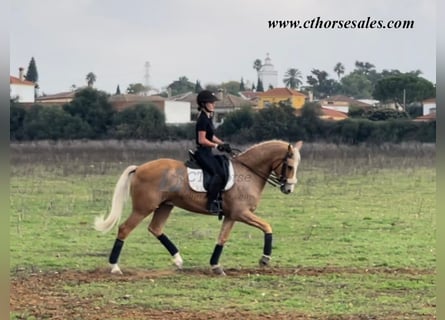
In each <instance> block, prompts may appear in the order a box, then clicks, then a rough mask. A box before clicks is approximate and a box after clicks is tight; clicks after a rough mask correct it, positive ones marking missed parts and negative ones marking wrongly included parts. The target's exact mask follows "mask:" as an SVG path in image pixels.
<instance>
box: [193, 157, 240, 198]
mask: <svg viewBox="0 0 445 320" xmlns="http://www.w3.org/2000/svg"><path fill="white" fill-rule="evenodd" d="M187 175H188V178H189V186H190V188H191V189H192V190H193V191H196V192H207V191H206V189H205V188H204V174H203V172H202V169H191V168H188V167H187ZM234 183H235V174H234V171H233V165H232V161H229V178H228V179H227V183H226V186H225V187H224V191H227V190H229V189H230V188H232V187H233V185H234Z"/></svg>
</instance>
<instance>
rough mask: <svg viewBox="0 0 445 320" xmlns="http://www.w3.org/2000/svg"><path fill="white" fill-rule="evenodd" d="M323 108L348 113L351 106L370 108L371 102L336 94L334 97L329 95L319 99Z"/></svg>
mask: <svg viewBox="0 0 445 320" xmlns="http://www.w3.org/2000/svg"><path fill="white" fill-rule="evenodd" d="M319 103H320V105H321V107H322V108H325V109H331V110H336V111H340V112H343V113H345V114H348V112H349V109H350V108H351V107H357V108H363V109H370V108H372V105H371V104H368V103H365V102H362V101H359V100H355V99H352V98H349V97H347V96H343V95H335V96H332V97H327V98H325V99H322V100H320V101H319Z"/></svg>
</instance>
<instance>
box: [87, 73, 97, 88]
mask: <svg viewBox="0 0 445 320" xmlns="http://www.w3.org/2000/svg"><path fill="white" fill-rule="evenodd" d="M86 80H87V84H88V87H92V86H93V84H94V82H96V75H95V74H94V73H92V72H89V73H88V74H87V76H86Z"/></svg>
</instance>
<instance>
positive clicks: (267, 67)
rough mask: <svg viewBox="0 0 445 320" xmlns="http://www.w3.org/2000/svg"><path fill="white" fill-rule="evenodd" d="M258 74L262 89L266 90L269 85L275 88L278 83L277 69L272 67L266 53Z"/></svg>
mask: <svg viewBox="0 0 445 320" xmlns="http://www.w3.org/2000/svg"><path fill="white" fill-rule="evenodd" d="M258 76H259V78H260V80H261V82H262V83H263V88H264V90H268V89H269V88H270V87H272V88H276V87H277V85H278V71H276V70H275V69H274V66H273V64H272V60H271V59H270V57H269V54H267V56H266V59H264V64H263V65H262V67H261V69H260V71H259V72H258Z"/></svg>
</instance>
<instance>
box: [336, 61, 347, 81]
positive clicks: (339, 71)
mask: <svg viewBox="0 0 445 320" xmlns="http://www.w3.org/2000/svg"><path fill="white" fill-rule="evenodd" d="M334 72H335V73H336V74H337V77H338V80H340V77H341V75H342V74H344V73H345V66H344V65H343V64H342V63H341V62H338V63H337V64H336V65H335V67H334Z"/></svg>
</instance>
